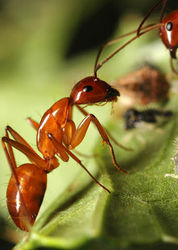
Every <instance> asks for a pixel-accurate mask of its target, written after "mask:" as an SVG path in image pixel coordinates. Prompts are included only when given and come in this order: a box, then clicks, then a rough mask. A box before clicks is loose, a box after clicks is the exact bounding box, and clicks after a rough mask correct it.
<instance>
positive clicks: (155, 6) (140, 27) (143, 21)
mask: <svg viewBox="0 0 178 250" xmlns="http://www.w3.org/2000/svg"><path fill="white" fill-rule="evenodd" d="M163 1H164V2H163ZM167 1H168V0H160V1H158V2H157V3H156V4H155V5H154V6H153V7H152V8H151V10H150V11H149V12H148V13H147V15H146V16H145V17H144V19H143V20H142V21H141V23H140V25H139V27H138V29H137V36H138V37H139V36H140V35H141V34H140V31H141V29H142V26H143V24H144V23H145V21H146V20H147V19H148V17H149V16H150V15H151V14H152V12H153V11H154V10H155V9H156V8H157V7H158V6H159V5H160V3H161V2H163V6H162V9H161V15H160V22H162V19H163V15H164V12H165V8H166V5H167Z"/></svg>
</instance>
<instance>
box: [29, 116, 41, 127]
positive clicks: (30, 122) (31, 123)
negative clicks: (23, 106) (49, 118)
mask: <svg viewBox="0 0 178 250" xmlns="http://www.w3.org/2000/svg"><path fill="white" fill-rule="evenodd" d="M27 122H28V123H29V124H30V125H31V126H32V127H33V128H34V129H35V130H38V128H39V123H38V122H36V121H34V120H33V119H32V118H31V117H28V118H27Z"/></svg>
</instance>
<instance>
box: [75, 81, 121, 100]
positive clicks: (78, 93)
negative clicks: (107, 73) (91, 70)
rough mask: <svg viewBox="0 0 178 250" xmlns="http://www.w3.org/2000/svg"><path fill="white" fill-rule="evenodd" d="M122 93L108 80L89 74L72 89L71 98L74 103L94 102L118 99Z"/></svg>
mask: <svg viewBox="0 0 178 250" xmlns="http://www.w3.org/2000/svg"><path fill="white" fill-rule="evenodd" d="M117 96H120V93H119V92H118V91H117V90H116V89H114V88H112V87H111V86H110V85H109V84H107V83H106V82H104V81H102V80H100V79H99V78H97V77H95V76H89V77H86V78H84V79H82V80H81V81H80V82H78V83H77V84H76V85H75V86H74V88H73V89H72V92H71V95H70V99H71V102H72V103H73V104H92V103H97V102H108V101H116V100H117Z"/></svg>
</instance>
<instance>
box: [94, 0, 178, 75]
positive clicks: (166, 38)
mask: <svg viewBox="0 0 178 250" xmlns="http://www.w3.org/2000/svg"><path fill="white" fill-rule="evenodd" d="M167 2H168V0H159V1H158V2H157V3H156V4H155V5H154V6H153V7H152V9H151V10H150V11H149V12H148V14H147V15H146V16H145V17H144V19H143V20H142V22H141V23H140V25H139V27H138V28H137V29H136V30H134V31H131V32H128V33H126V34H124V35H122V36H119V37H117V38H115V39H113V40H111V41H109V42H107V43H105V44H104V45H103V46H102V47H101V48H100V50H99V52H98V55H97V60H96V64H95V72H97V71H98V69H99V68H101V66H102V65H103V64H104V63H105V62H107V61H108V60H109V59H110V58H112V57H113V56H114V55H116V54H117V53H118V52H119V51H120V50H121V49H123V48H124V47H126V46H127V45H128V44H130V43H131V42H133V41H134V40H136V39H137V38H139V37H140V36H142V35H143V34H145V33H147V32H149V31H151V30H153V29H157V28H158V29H159V35H160V38H161V40H162V42H163V43H164V45H165V46H166V47H167V48H168V49H169V51H170V64H171V69H172V71H173V72H174V73H175V74H178V72H177V71H176V69H175V66H174V63H173V59H177V58H176V51H177V48H178V10H174V11H172V12H171V13H169V14H168V15H167V16H166V17H164V18H163V16H164V13H165V9H166V5H167ZM161 3H163V6H162V9H161V14H160V23H158V24H150V25H147V26H145V27H143V24H144V23H145V21H146V20H147V19H148V17H149V16H150V15H151V13H152V12H153V11H154V9H156V8H157V7H158V6H159V5H160V4H161ZM134 33H136V35H135V36H134V37H132V38H131V39H130V40H128V41H127V42H126V43H124V44H123V45H122V46H121V47H119V48H118V49H116V50H115V51H114V52H113V53H112V54H110V55H109V56H108V57H107V58H105V59H104V60H103V61H102V62H101V63H99V64H98V61H99V58H100V56H101V53H102V51H103V50H104V48H105V47H107V46H108V45H111V44H113V43H115V42H116V41H118V40H120V39H122V38H124V37H127V36H129V35H132V34H134Z"/></svg>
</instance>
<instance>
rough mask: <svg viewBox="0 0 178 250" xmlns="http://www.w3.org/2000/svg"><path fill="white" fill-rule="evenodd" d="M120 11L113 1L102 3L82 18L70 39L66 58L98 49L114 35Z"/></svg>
mask: <svg viewBox="0 0 178 250" xmlns="http://www.w3.org/2000/svg"><path fill="white" fill-rule="evenodd" d="M120 14H121V11H120V9H119V8H117V6H116V4H115V2H114V1H103V4H102V5H101V6H100V8H99V9H98V10H97V11H95V12H93V13H92V14H91V15H89V16H87V17H85V16H84V18H83V20H82V22H80V23H79V26H78V28H77V30H76V32H75V33H74V36H73V37H72V40H71V42H70V46H69V48H68V51H67V53H66V57H67V58H69V57H72V56H75V55H77V54H78V53H81V52H83V51H85V50H90V49H93V48H95V47H99V46H100V45H101V44H102V43H104V42H106V40H107V39H109V37H110V36H111V35H112V34H113V33H114V31H115V29H116V27H117V22H118V19H119V17H120Z"/></svg>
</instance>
